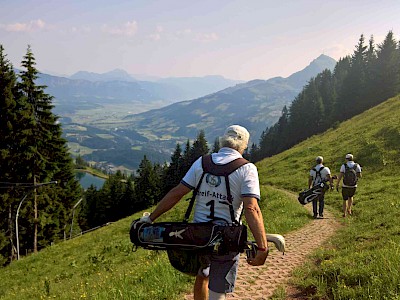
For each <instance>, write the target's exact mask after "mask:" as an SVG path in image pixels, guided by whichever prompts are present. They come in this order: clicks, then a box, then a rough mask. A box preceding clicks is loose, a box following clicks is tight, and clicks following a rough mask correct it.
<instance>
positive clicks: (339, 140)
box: [259, 97, 400, 299]
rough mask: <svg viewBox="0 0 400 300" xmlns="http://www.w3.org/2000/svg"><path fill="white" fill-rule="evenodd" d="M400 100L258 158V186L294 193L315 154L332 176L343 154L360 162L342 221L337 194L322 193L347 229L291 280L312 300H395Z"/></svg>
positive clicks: (399, 244) (399, 281)
mask: <svg viewBox="0 0 400 300" xmlns="http://www.w3.org/2000/svg"><path fill="white" fill-rule="evenodd" d="M399 100H400V97H396V98H393V99H391V100H389V101H387V102H386V103H383V104H382V105H379V106H378V107H376V108H373V109H371V110H369V111H367V112H365V113H363V114H362V115H359V116H356V117H355V118H353V119H351V120H349V121H347V122H344V123H343V124H341V125H340V126H339V127H338V128H337V129H334V130H329V131H328V132H326V133H325V134H323V135H322V136H314V137H311V138H309V139H308V140H307V141H305V142H302V143H301V144H299V145H297V146H296V147H293V148H292V149H290V150H288V151H286V152H284V153H281V154H279V155H276V156H274V157H271V158H269V159H266V160H264V161H262V162H260V163H259V166H261V167H259V168H260V173H261V176H260V178H261V181H262V182H263V183H265V184H272V185H275V186H279V187H281V188H286V189H289V190H292V191H300V190H301V189H303V188H305V186H306V183H307V174H308V172H307V171H308V169H309V168H310V167H311V166H312V165H313V163H314V159H315V157H316V156H317V155H322V156H323V157H324V158H325V160H326V161H325V165H326V166H328V167H330V168H331V170H332V172H333V173H334V174H338V172H339V168H340V165H341V164H342V163H343V161H344V159H343V158H344V156H345V154H346V153H348V152H351V153H353V154H354V155H355V160H356V161H357V162H358V163H360V164H361V165H362V167H363V178H362V179H361V180H360V181H359V188H358V189H357V193H356V195H355V203H354V208H353V216H352V217H346V218H342V217H341V215H342V213H341V210H342V200H341V195H340V194H339V193H336V192H330V193H328V194H327V195H326V205H327V207H328V208H330V209H331V210H332V211H333V212H334V214H335V215H336V216H337V217H338V219H339V220H340V221H341V222H343V224H344V225H345V226H344V227H343V228H342V229H341V230H340V231H339V232H338V234H337V235H336V236H335V237H333V238H332V239H331V241H330V243H327V244H326V245H325V246H326V248H325V249H320V250H319V251H317V252H316V253H315V255H314V256H313V259H312V261H311V262H310V263H308V264H307V265H305V266H302V267H301V268H298V269H297V270H296V271H295V275H296V276H295V279H294V280H293V282H294V283H295V284H296V285H297V286H298V287H299V288H300V289H302V290H303V291H305V292H307V291H313V292H312V293H314V292H315V294H312V293H311V294H309V295H308V296H309V297H311V298H312V297H314V298H313V299H400V275H399V271H398V270H400V255H399V254H400V200H399V196H398V195H399V187H400V180H399V176H398V174H397V173H398V172H397V169H398V168H399V162H400V153H399V152H400V119H399V117H398V116H399V115H400V101H399ZM269 174H274V176H268V175H269ZM278 298H279V297H278Z"/></svg>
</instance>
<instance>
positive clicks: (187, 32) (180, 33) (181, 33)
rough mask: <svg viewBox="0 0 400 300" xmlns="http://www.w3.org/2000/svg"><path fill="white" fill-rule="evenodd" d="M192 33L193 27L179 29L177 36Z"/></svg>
mask: <svg viewBox="0 0 400 300" xmlns="http://www.w3.org/2000/svg"><path fill="white" fill-rule="evenodd" d="M190 34H192V29H190V28H187V29H183V30H179V31H177V32H176V35H177V36H185V35H190Z"/></svg>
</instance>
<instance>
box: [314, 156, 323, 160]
mask: <svg viewBox="0 0 400 300" xmlns="http://www.w3.org/2000/svg"><path fill="white" fill-rule="evenodd" d="M315 160H316V161H324V158H323V157H322V156H317V157H316V158H315Z"/></svg>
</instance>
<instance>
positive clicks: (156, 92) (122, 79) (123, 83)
mask: <svg viewBox="0 0 400 300" xmlns="http://www.w3.org/2000/svg"><path fill="white" fill-rule="evenodd" d="M239 82H241V81H237V80H231V79H226V78H224V77H222V76H205V77H192V78H158V79H156V80H155V81H141V80H136V79H135V78H133V77H132V76H131V75H129V74H128V73H127V72H126V71H124V70H119V69H116V70H113V71H110V72H106V73H103V74H98V73H91V72H86V71H80V72H77V73H75V74H73V75H71V76H70V77H61V76H53V75H49V74H44V73H41V74H40V77H39V79H38V83H39V84H41V85H46V86H47V89H46V91H47V92H48V93H49V94H51V95H53V96H54V97H55V104H56V108H55V112H56V113H58V114H60V115H62V116H66V115H69V114H75V113H77V112H78V111H80V110H90V109H95V108H98V107H101V106H102V105H110V104H113V105H121V104H126V105H131V106H132V107H137V106H140V105H143V104H146V106H149V105H152V106H151V107H152V108H156V107H162V106H166V105H168V104H171V103H174V102H177V101H182V100H188V99H194V98H197V97H200V96H203V95H207V94H210V93H213V92H217V91H219V90H221V89H224V88H226V87H229V86H232V85H234V84H236V83H239ZM130 111H132V109H131V110H130ZM134 112H135V111H134ZM139 112H140V111H139Z"/></svg>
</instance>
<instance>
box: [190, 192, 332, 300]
mask: <svg viewBox="0 0 400 300" xmlns="http://www.w3.org/2000/svg"><path fill="white" fill-rule="evenodd" d="M291 196H293V197H294V195H293V194H291ZM296 201H297V200H296ZM305 208H306V209H307V210H308V211H310V217H311V216H312V205H311V204H308V205H305ZM339 226H340V223H339V222H338V221H337V220H335V218H334V216H333V215H332V214H331V213H330V212H329V211H328V210H326V209H325V211H324V219H316V220H312V221H311V222H310V223H309V224H307V225H306V226H304V227H302V228H300V229H298V230H296V231H293V232H290V233H288V234H285V235H284V237H285V240H286V253H285V255H282V254H281V253H280V252H278V251H277V250H276V249H274V246H273V244H271V245H270V247H271V249H273V251H272V253H270V255H269V257H268V259H267V262H266V263H265V265H264V266H261V267H252V266H250V265H248V264H247V263H246V257H245V255H244V254H242V255H241V257H240V264H239V272H238V278H237V281H236V287H235V292H234V293H231V294H228V296H227V299H240V300H261V299H268V298H269V297H271V296H272V294H273V293H274V291H275V289H276V288H277V287H278V286H281V285H284V284H286V283H287V281H288V279H289V278H290V277H291V273H292V271H293V269H294V268H296V267H299V266H301V265H302V264H303V263H304V262H305V260H306V258H307V256H308V255H309V254H310V253H311V252H313V251H314V250H315V249H317V248H320V247H321V246H322V245H323V244H324V242H325V241H327V240H328V239H329V238H330V237H331V236H332V235H333V234H334V233H335V231H336V230H337V229H338V228H339ZM299 298H300V297H299V296H296V295H295V293H289V294H288V298H287V299H299ZM185 299H187V300H190V299H193V296H189V295H188V296H186V298H185Z"/></svg>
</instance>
